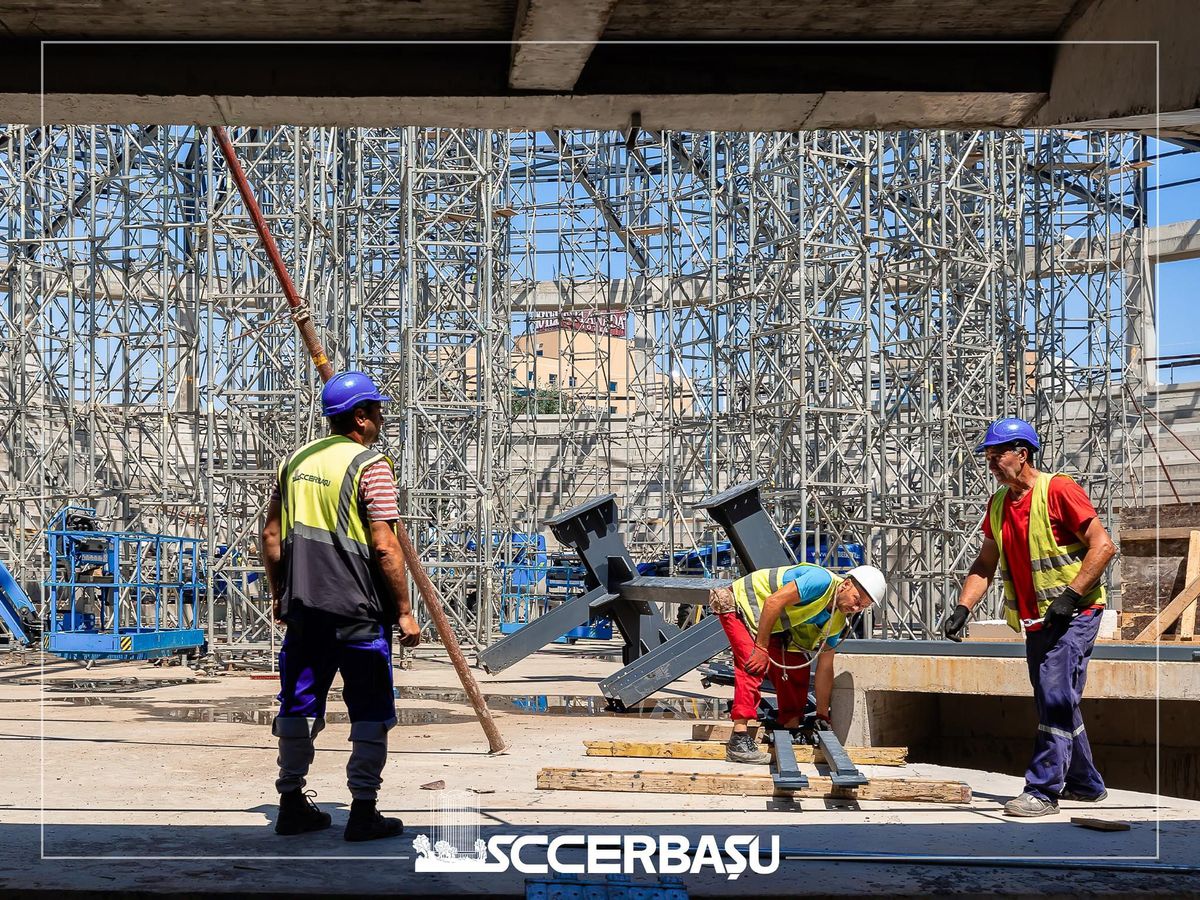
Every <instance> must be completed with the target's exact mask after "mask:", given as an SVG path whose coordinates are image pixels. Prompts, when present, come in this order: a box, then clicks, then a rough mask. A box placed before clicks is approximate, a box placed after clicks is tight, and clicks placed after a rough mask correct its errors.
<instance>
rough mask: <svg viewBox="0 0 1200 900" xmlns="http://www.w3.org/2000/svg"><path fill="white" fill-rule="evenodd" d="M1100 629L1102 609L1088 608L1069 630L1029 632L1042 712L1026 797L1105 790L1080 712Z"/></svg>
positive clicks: (1031, 677)
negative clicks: (1065, 790) (1066, 791)
mask: <svg viewBox="0 0 1200 900" xmlns="http://www.w3.org/2000/svg"><path fill="white" fill-rule="evenodd" d="M1099 630H1100V611H1099V610H1087V611H1085V612H1082V613H1080V614H1079V615H1077V616H1076V617H1075V618H1073V619H1071V621H1070V623H1069V624H1068V625H1066V626H1065V627H1058V628H1042V629H1040V630H1038V631H1028V632H1026V633H1025V658H1026V659H1027V660H1028V662H1029V680H1030V681H1031V682H1033V698H1034V701H1035V703H1036V704H1037V714H1038V727H1037V737H1036V739H1035V740H1034V745H1033V759H1032V760H1031V761H1030V763H1029V770H1028V771H1027V772H1026V773H1025V791H1026V793H1030V794H1033V795H1035V796H1037V797H1042V798H1044V799H1046V800H1054V801H1057V800H1058V795H1059V794H1061V793H1062V791H1063V789H1064V788H1066V789H1068V790H1071V791H1075V792H1076V793H1080V794H1086V795H1088V796H1092V797H1094V796H1096V795H1098V794H1100V793H1101V792H1102V791H1103V790H1104V779H1103V778H1101V777H1100V773H1099V772H1098V771H1096V765H1095V763H1093V762H1092V747H1091V745H1090V744H1089V743H1088V737H1087V731H1085V730H1084V727H1083V717H1082V716H1081V715H1080V713H1079V701H1080V700H1081V699H1082V698H1083V686H1084V684H1085V683H1086V682H1087V666H1088V661H1089V660H1090V659H1091V658H1092V647H1094V646H1095V644H1096V634H1097V632H1098V631H1099Z"/></svg>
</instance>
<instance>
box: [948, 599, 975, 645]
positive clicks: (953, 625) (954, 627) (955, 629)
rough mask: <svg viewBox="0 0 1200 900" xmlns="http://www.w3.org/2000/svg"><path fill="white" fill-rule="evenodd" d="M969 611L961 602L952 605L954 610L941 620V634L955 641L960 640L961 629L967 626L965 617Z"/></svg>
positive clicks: (968, 615) (966, 617)
mask: <svg viewBox="0 0 1200 900" xmlns="http://www.w3.org/2000/svg"><path fill="white" fill-rule="evenodd" d="M970 615H971V611H970V610H969V609H967V608H966V607H965V606H963V605H962V604H961V603H960V604H958V606H956V607H954V612H952V613H950V615H948V616H946V618H945V619H943V620H942V636H943V637H945V638H949V639H950V640H952V641H955V642H961V641H962V631H963V629H964V628H966V627H967V619H968V618H969V617H970Z"/></svg>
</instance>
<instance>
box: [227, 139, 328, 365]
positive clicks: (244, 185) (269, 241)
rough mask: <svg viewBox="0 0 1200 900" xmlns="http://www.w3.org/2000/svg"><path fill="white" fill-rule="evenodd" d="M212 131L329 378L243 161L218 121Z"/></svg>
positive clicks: (321, 347)
mask: <svg viewBox="0 0 1200 900" xmlns="http://www.w3.org/2000/svg"><path fill="white" fill-rule="evenodd" d="M213 134H214V135H215V136H216V138H217V145H218V146H219V147H220V148H221V155H222V156H224V157H225V164H226V165H227V166H229V174H230V175H232V176H233V183H234V184H236V185H237V189H238V193H239V194H241V195H242V202H243V203H244V204H246V211H247V212H248V213H250V220H251V221H252V222H253V223H254V230H255V231H256V232H258V240H259V242H260V243H261V244H262V246H263V249H264V250H265V251H266V252H267V259H269V260H270V261H271V268H272V269H274V270H275V277H276V278H278V279H279V284H280V286H281V287H282V288H283V295H284V296H285V297H286V298H287V303H288V306H290V307H291V308H292V321H293V322H295V323H296V327H297V328H298V329H299V330H300V339H301V340H302V341H304V346H305V347H306V348H307V349H308V355H309V356H311V357H312V361H313V365H315V366H316V367H317V372H319V373H320V375H321V381H328V380H329V379H330V378H332V377H333V365H332V364H331V363H330V362H329V357H328V356H326V355H325V347H324V345H322V343H321V339H320V338H319V337H317V329H316V328H315V327H314V326H313V323H312V317H311V316H310V315H309V314H308V304H306V303H305V302H304V301H303V300H301V299H300V294H299V293H298V292H297V291H296V285H294V284H293V283H292V277H291V276H290V275H289V274H288V271H287V267H286V266H285V265H284V264H283V257H282V256H281V255H280V254H279V247H278V246H277V245H276V243H275V238H273V237H272V236H271V232H270V230H269V229H268V228H267V220H266V219H264V218H263V214H262V210H261V209H259V208H258V201H257V200H256V199H254V192H253V191H252V190H250V182H248V181H247V180H246V173H245V172H244V171H243V170H242V164H241V163H240V162H238V158H237V154H236V153H234V152H233V144H232V143H231V142H230V140H229V135H228V134H226V132H225V129H224V127H222V126H220V125H214V126H213Z"/></svg>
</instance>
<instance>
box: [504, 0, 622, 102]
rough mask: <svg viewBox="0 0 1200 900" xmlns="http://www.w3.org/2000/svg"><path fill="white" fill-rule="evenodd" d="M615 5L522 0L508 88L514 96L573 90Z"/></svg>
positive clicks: (591, 0) (599, 0)
mask: <svg viewBox="0 0 1200 900" xmlns="http://www.w3.org/2000/svg"><path fill="white" fill-rule="evenodd" d="M616 5H617V0H521V2H520V5H519V6H518V7H517V24H516V28H514V29H513V53H512V64H511V65H510V67H509V70H508V86H509V87H510V88H512V89H514V90H518V91H570V90H574V88H575V82H576V81H578V80H579V75H580V73H582V72H583V67H584V65H585V64H586V63H587V61H588V57H589V56H591V55H592V48H593V47H595V46H596V42H597V41H598V40H600V35H602V34H603V33H604V26H605V25H607V24H608V17H609V16H610V15H612V11H613V8H614V7H616ZM547 41H553V42H559V41H566V42H569V43H545V42H547Z"/></svg>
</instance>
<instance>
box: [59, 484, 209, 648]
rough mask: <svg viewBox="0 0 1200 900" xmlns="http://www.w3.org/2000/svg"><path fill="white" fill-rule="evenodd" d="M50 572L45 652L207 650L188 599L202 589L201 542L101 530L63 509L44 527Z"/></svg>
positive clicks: (85, 511)
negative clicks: (50, 611)
mask: <svg viewBox="0 0 1200 900" xmlns="http://www.w3.org/2000/svg"><path fill="white" fill-rule="evenodd" d="M46 542H47V544H48V545H49V550H50V572H51V577H50V579H49V580H48V581H47V582H46V587H47V588H49V589H50V603H51V608H52V609H53V610H54V612H53V614H51V615H50V617H49V619H50V621H49V627H48V630H47V631H46V632H45V633H44V634H43V635H42V649H44V650H46V651H48V652H50V653H53V654H55V655H56V656H61V657H63V658H64V659H155V658H158V657H163V656H172V655H174V654H178V653H185V652H187V651H191V650H200V649H201V648H203V647H204V643H205V641H204V631H203V630H202V629H200V628H198V627H197V625H198V622H197V620H196V606H197V604H195V603H194V602H192V600H193V599H194V598H196V597H198V596H200V594H201V592H202V590H203V577H202V573H201V564H202V562H203V560H202V554H201V548H200V543H201V542H200V539H199V538H191V537H177V536H174V535H163V534H148V533H145V532H137V531H102V530H100V528H99V527H98V525H97V522H96V511H95V510H94V509H90V508H86V507H79V506H68V507H65V508H64V509H61V510H59V511H58V512H57V513H56V514H55V515H54V518H52V519H51V520H50V527H49V528H48V529H47V530H46Z"/></svg>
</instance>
